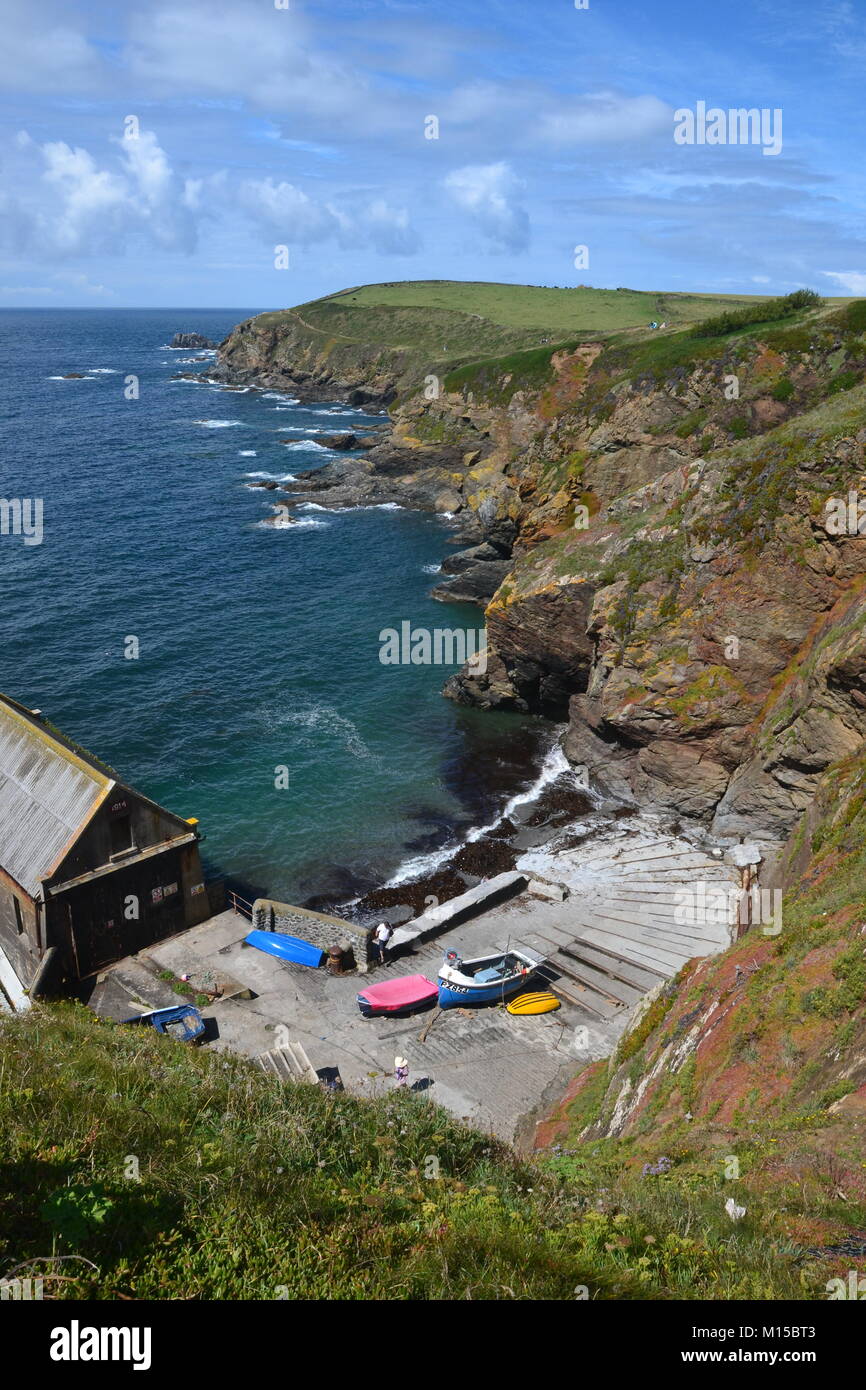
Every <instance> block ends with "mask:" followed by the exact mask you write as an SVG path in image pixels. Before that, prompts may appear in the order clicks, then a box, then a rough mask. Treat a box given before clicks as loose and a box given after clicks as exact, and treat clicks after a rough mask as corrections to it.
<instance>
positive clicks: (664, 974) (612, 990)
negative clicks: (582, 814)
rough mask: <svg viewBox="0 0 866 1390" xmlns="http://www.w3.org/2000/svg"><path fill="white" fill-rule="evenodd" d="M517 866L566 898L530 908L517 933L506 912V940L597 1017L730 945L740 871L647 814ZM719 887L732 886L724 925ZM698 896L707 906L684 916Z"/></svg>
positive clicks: (575, 830)
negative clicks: (542, 961)
mask: <svg viewBox="0 0 866 1390" xmlns="http://www.w3.org/2000/svg"><path fill="white" fill-rule="evenodd" d="M592 828H593V827H592V822H591V821H588V822H587V823H586V825H585V826H581V827H578V826H571V827H570V828H569V829H570V836H571V838H572V839H574V838H575V836H576V835H577V834H579V832H580V831H581V830H583V829H585V830H587V831H590V830H591V829H592ZM714 848H715V850H716V852H715V853H714V852H713V849H714ZM517 868H518V870H520V871H521V872H523V873H525V874H527V875H529V876H538V877H539V878H542V879H548V880H552V881H554V882H556V883H561V884H563V885H564V886H565V887H566V888H567V889H568V890H569V896H568V898H567V899H566V900H565V901H564V902H561V903H551V904H546V903H540V902H536V903H534V904H533V907H532V911H531V914H527V921H526V926H525V928H522V927H521V925H520V924H519V918H515V916H512V919H511V922H510V925H511V927H512V931H513V932H514V933H515V934H514V935H513V936H512V944H513V945H515V946H524V947H527V948H529V949H530V950H534V951H536V952H537V953H538V954H539V955H544V956H545V957H546V959H547V965H546V967H545V972H546V973H547V974H549V975H550V987H551V988H552V989H554V990H555V991H556V992H557V993H559V994H561V995H562V997H563V998H564V999H567V1000H569V1002H571V1003H573V1004H578V1005H580V1006H582V1007H583V1008H586V1009H587V1010H588V1012H589V1013H591V1014H593V1015H594V1016H595V1017H597V1018H603V1019H612V1018H613V1017H614V1016H615V1015H616V1014H618V1013H620V1011H621V1010H624V1009H629V1010H630V1009H631V1008H633V1007H634V1005H635V1004H636V1003H637V1002H638V1000H639V999H640V998H641V997H642V996H643V995H644V994H646V993H647V991H648V990H650V989H652V988H653V987H654V986H655V985H658V984H659V983H660V982H661V981H662V980H665V979H670V978H671V977H672V976H673V975H675V974H676V973H677V971H678V970H679V969H680V967H681V966H682V965H684V964H685V962H686V961H687V960H690V959H691V958H692V957H693V956H708V955H714V954H715V953H716V952H718V951H721V950H724V948H725V947H726V946H728V945H730V943H731V941H732V940H733V933H734V932H735V930H736V922H735V916H736V906H735V902H736V899H735V894H736V891H737V890H739V887H740V883H741V874H740V870H739V869H738V868H737V867H736V866H735V865H734V864H732V863H731V862H730V859H729V858H728V856H727V852H726V851H723V850H720V849H719V847H717V846H716V847H713V846H711V845H708V844H705V843H702V841H701V838H700V837H699V836H698V835H690V836H683V835H681V834H677V833H673V832H672V831H670V830H668V829H666V827H665V824H664V822H663V821H661V820H658V821H657V820H655V819H654V818H653V817H650V816H635V817H633V818H629V819H627V820H621V821H618V822H617V823H616V824H615V825H613V826H611V825H610V824H608V825H607V826H606V827H599V829H598V831H597V833H594V834H589V835H588V836H587V838H585V839H582V840H581V842H580V843H578V844H575V845H574V846H573V848H567V847H561V848H558V847H557V844H556V842H553V843H551V844H549V845H547V846H545V847H544V848H543V849H540V850H533V851H531V852H529V853H527V854H525V855H523V856H522V857H521V858H520V859H519V860H518V862H517ZM719 890H721V891H722V892H723V893H725V894H728V893H729V891H730V890H733V892H732V893H730V903H731V906H730V910H729V913H728V914H727V920H719V918H720V917H721V915H722V914H721V913H720V912H719V911H718V905H719V904H720V903H721V902H722V899H720V898H719V897H718V893H719ZM701 893H703V894H704V895H705V901H706V902H708V903H710V904H712V905H713V907H712V910H710V911H708V912H706V913H702V912H701V911H700V910H697V911H695V912H684V910H683V907H684V904H686V905H687V904H688V903H689V901H690V900H689V898H688V897H687V896H685V895H688V894H692V895H693V899H692V901H693V902H694V904H695V907H696V908H699V904H700V897H699V895H700V894H701Z"/></svg>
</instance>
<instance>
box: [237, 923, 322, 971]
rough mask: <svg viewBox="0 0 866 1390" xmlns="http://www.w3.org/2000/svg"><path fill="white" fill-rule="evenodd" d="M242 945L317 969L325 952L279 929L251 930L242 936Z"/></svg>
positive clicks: (294, 963)
mask: <svg viewBox="0 0 866 1390" xmlns="http://www.w3.org/2000/svg"><path fill="white" fill-rule="evenodd" d="M244 945H245V946H255V948H256V950H257V951H264V953H265V955H266V956H276V958H277V960H286V961H290V962H291V963H292V964H293V965H309V966H311V967H312V969H313V970H317V969H318V968H319V966H320V965H323V964H324V960H325V953H324V951H322V950H320V948H319V947H318V946H311V945H310V943H309V941H302V940H301V938H300V937H299V936H288V935H287V934H286V933H285V932H281V931H251V932H250V934H249V936H245V937H244Z"/></svg>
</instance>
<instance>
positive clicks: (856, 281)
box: [821, 270, 866, 294]
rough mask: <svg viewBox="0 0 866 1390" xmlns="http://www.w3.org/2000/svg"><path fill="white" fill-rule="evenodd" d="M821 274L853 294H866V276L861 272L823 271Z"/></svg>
mask: <svg viewBox="0 0 866 1390" xmlns="http://www.w3.org/2000/svg"><path fill="white" fill-rule="evenodd" d="M821 274H822V275H826V276H827V279H828V280H835V281H836V284H837V285H841V286H842V289H843V290H848V291H849V293H851V294H866V274H864V273H863V271H861V270H822V271H821Z"/></svg>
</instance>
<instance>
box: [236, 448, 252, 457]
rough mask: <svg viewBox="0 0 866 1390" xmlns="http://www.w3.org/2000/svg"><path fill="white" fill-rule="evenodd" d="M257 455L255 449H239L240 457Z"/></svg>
mask: <svg viewBox="0 0 866 1390" xmlns="http://www.w3.org/2000/svg"><path fill="white" fill-rule="evenodd" d="M256 457H257V454H256V451H255V449H238V458H242V459H254V458H256Z"/></svg>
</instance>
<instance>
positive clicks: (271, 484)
mask: <svg viewBox="0 0 866 1390" xmlns="http://www.w3.org/2000/svg"><path fill="white" fill-rule="evenodd" d="M247 487H265V488H267V489H268V492H273V491H274V489H275V488H277V487H279V483H276V482H274V480H273V479H272V478H269V479H268V480H267V482H259V483H247Z"/></svg>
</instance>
